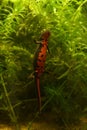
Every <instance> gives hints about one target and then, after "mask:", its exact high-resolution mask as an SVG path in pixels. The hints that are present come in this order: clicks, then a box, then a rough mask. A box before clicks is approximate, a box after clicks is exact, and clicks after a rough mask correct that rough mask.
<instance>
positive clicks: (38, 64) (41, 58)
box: [34, 31, 50, 112]
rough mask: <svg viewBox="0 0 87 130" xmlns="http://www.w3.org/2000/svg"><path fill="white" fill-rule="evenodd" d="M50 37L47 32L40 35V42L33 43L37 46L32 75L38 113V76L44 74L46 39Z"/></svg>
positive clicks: (39, 103) (39, 99)
mask: <svg viewBox="0 0 87 130" xmlns="http://www.w3.org/2000/svg"><path fill="white" fill-rule="evenodd" d="M49 36H50V32H49V31H45V32H43V33H42V35H41V37H40V40H39V41H35V43H36V44H39V46H38V48H37V50H36V53H35V56H34V75H35V84H36V89H37V93H38V106H39V112H40V111H41V94H40V76H41V74H42V73H43V72H44V65H45V61H46V52H47V50H48V51H49V49H48V38H49Z"/></svg>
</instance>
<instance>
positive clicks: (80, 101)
mask: <svg viewBox="0 0 87 130" xmlns="http://www.w3.org/2000/svg"><path fill="white" fill-rule="evenodd" d="M25 1H26V2H25ZM46 29H47V30H50V32H51V37H50V39H49V49H50V52H51V55H49V54H48V56H47V61H46V66H45V71H47V72H48V73H44V74H43V75H42V77H41V91H42V93H43V96H45V97H46V99H45V101H44V102H45V103H46V102H48V103H47V104H46V105H45V107H44V108H43V109H44V110H48V109H50V111H53V112H55V113H56V114H57V118H58V119H61V120H62V122H63V123H65V124H68V123H70V122H73V121H74V120H76V119H78V118H79V116H81V115H82V114H83V113H84V112H85V113H86V112H87V0H71V1H70V0H17V1H16V0H15V2H14V0H10V1H8V0H2V1H1V2H0V110H1V111H9V110H8V109H9V107H12V108H14V111H16V114H17V117H18V118H20V116H23V115H21V114H20V112H19V111H22V109H23V111H25V112H24V115H25V114H26V115H27V112H29V111H31V110H32V106H33V105H34V106H35V109H33V110H32V111H33V112H34V111H36V110H37V102H36V101H33V99H32V98H36V96H35V91H36V90H35V86H34V79H33V78H32V73H33V56H34V52H35V49H36V45H35V44H34V39H38V38H39V36H40V34H41V32H43V30H46ZM4 88H5V89H6V91H5V89H4ZM6 94H7V95H6ZM7 97H8V98H9V100H10V104H9V103H8V99H7ZM31 99H32V100H31ZM48 104H49V105H48ZM9 105H11V106H9ZM43 105H44V103H43ZM8 106H9V107H8ZM22 107H23V108H22ZM19 109H21V110H19ZM11 112H12V110H10V112H9V115H10V117H11V119H12V116H14V115H13V114H14V112H13V114H11Z"/></svg>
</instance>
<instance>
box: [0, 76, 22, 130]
mask: <svg viewBox="0 0 87 130" xmlns="http://www.w3.org/2000/svg"><path fill="white" fill-rule="evenodd" d="M1 83H2V86H3V90H4V94H5V96H6V100H7V105H8V108H9V112H10V115H11V120H12V122H14V125H15V127H16V130H20V128H19V125H18V123H17V118H16V115H15V112H14V109H13V107H12V104H11V101H10V98H9V96H8V92H7V89H6V86H5V82H4V79H3V76H2V75H1Z"/></svg>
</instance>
